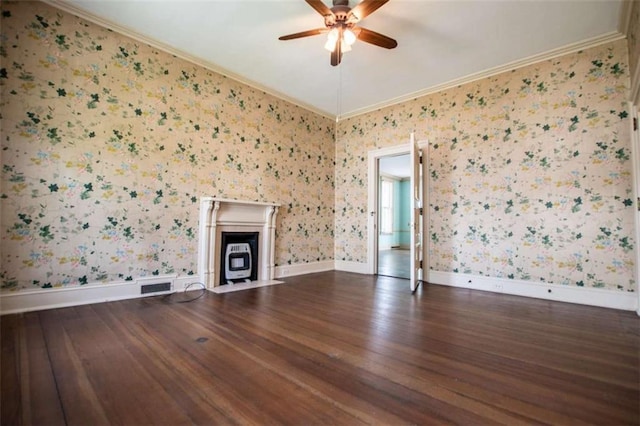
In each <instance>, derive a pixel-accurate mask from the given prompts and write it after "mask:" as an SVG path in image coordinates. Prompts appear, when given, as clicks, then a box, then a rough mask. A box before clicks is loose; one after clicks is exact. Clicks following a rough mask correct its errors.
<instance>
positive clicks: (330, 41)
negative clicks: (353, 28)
mask: <svg viewBox="0 0 640 426" xmlns="http://www.w3.org/2000/svg"><path fill="white" fill-rule="evenodd" d="M338 37H340V31H338V29H337V28H333V29H332V30H331V31H329V34H328V35H327V42H326V43H325V45H324V48H325V49H327V50H328V51H329V52H333V51H334V50H335V48H336V42H337V41H338Z"/></svg>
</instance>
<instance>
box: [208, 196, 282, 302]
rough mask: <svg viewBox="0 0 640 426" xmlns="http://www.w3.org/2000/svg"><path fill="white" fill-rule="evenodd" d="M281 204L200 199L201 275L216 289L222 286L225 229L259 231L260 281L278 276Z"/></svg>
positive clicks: (210, 286) (211, 287)
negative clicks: (221, 273)
mask: <svg viewBox="0 0 640 426" xmlns="http://www.w3.org/2000/svg"><path fill="white" fill-rule="evenodd" d="M279 207H280V205H279V204H274V203H260V202H256V201H240V200H227V199H224V198H215V197H202V198H200V224H199V233H198V235H199V241H198V275H199V277H200V282H202V283H204V284H205V286H206V287H207V288H208V289H210V290H213V289H214V288H215V287H218V286H219V285H220V268H221V267H222V265H221V263H222V262H221V247H220V245H221V242H222V233H223V232H258V233H259V237H258V260H257V267H258V281H259V282H260V281H272V280H273V279H274V277H275V240H276V216H277V214H278V208H279Z"/></svg>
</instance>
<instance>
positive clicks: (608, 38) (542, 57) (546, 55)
mask: <svg viewBox="0 0 640 426" xmlns="http://www.w3.org/2000/svg"><path fill="white" fill-rule="evenodd" d="M624 38H625V35H624V34H621V33H619V32H617V31H614V32H610V33H607V34H604V35H602V36H599V37H594V38H590V39H587V40H584V41H581V42H578V43H572V44H568V45H566V46H563V47H559V48H557V49H553V50H549V51H546V52H543V53H540V54H537V55H532V56H529V57H527V58H524V59H519V60H517V61H513V62H509V63H506V64H503V65H500V66H497V67H494V68H489V69H487V70H484V71H480V72H477V73H474V74H469V75H467V76H465V77H461V78H458V79H455V80H451V81H448V82H446V83H442V84H438V85H436V86H432V87H428V88H426V89H423V90H419V91H417V92H413V93H408V94H406V95H403V96H399V97H397V98H393V99H389V100H387V101H384V102H380V103H378V104H374V105H370V106H369V107H365V108H360V109H358V110H354V111H351V112H349V113H347V114H343V115H341V116H340V120H339V121H342V120H345V119H347V118H353V117H356V116H359V115H362V114H366V113H369V112H373V111H377V110H379V109H382V108H386V107H389V106H393V105H397V104H400V103H403V102H407V101H411V100H414V99H417V98H420V97H422V96H426V95H431V94H434V93H438V92H441V91H443V90H447V89H451V88H454V87H457V86H462V85H463V84H468V83H471V82H474V81H477V80H481V79H483V78H488V77H492V76H494V75H498V74H502V73H503V72H507V71H512V70H515V69H518V68H523V67H526V66H529V65H534V64H536V63H540V62H544V61H548V60H549V59H554V58H557V57H559V56H564V55H568V54H570V53H575V52H579V51H581V50H585V49H589V48H592V47H596V46H599V45H602V44H606V43H611V42H614V41H617V40H622V39H624Z"/></svg>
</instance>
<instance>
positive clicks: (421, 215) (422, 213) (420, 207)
mask: <svg viewBox="0 0 640 426" xmlns="http://www.w3.org/2000/svg"><path fill="white" fill-rule="evenodd" d="M422 214H423V213H422V207H420V216H422Z"/></svg>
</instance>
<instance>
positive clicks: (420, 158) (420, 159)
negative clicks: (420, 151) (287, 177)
mask: <svg viewBox="0 0 640 426" xmlns="http://www.w3.org/2000/svg"><path fill="white" fill-rule="evenodd" d="M418 159H419V162H420V164H422V155H421V156H419V157H418Z"/></svg>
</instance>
